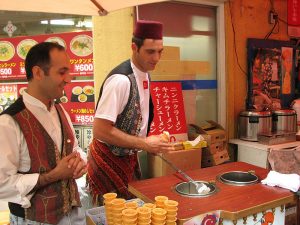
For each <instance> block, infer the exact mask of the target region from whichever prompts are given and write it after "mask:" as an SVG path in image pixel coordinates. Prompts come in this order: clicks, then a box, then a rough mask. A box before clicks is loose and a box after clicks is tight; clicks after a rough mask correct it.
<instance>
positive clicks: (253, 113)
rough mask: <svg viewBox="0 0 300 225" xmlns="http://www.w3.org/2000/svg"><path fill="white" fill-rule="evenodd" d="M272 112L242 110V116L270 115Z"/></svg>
mask: <svg viewBox="0 0 300 225" xmlns="http://www.w3.org/2000/svg"><path fill="white" fill-rule="evenodd" d="M271 115H272V113H271V112H270V111H262V112H257V111H242V112H241V113H240V116H256V117H270V116H271Z"/></svg>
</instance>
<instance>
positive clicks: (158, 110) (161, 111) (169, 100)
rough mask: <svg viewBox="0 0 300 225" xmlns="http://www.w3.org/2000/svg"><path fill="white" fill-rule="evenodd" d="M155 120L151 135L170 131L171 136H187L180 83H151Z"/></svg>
mask: <svg viewBox="0 0 300 225" xmlns="http://www.w3.org/2000/svg"><path fill="white" fill-rule="evenodd" d="M150 92H151V97H152V101H153V105H154V119H153V122H152V124H151V127H150V133H149V135H158V134H161V133H162V132H163V131H168V132H169V133H170V135H176V134H177V135H178V134H186V133H187V127H186V120H185V113H184V104H183V96H182V89H181V83H180V82H151V85H150Z"/></svg>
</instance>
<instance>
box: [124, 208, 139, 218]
mask: <svg viewBox="0 0 300 225" xmlns="http://www.w3.org/2000/svg"><path fill="white" fill-rule="evenodd" d="M137 215H138V214H137V211H136V210H135V209H124V210H123V211H122V218H123V219H124V218H125V219H126V218H127V219H135V220H136V219H137Z"/></svg>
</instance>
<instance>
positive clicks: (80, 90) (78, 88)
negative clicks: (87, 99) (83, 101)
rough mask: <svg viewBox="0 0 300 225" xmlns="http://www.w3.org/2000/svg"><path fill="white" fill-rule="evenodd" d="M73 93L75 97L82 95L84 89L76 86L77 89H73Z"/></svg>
mask: <svg viewBox="0 0 300 225" xmlns="http://www.w3.org/2000/svg"><path fill="white" fill-rule="evenodd" d="M72 93H73V94H74V95H80V94H81V93H82V87H80V86H75V87H73V89H72Z"/></svg>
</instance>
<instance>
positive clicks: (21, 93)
mask: <svg viewBox="0 0 300 225" xmlns="http://www.w3.org/2000/svg"><path fill="white" fill-rule="evenodd" d="M26 89H27V87H21V88H20V90H19V94H20V95H23V93H24V91H25V90H26Z"/></svg>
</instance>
